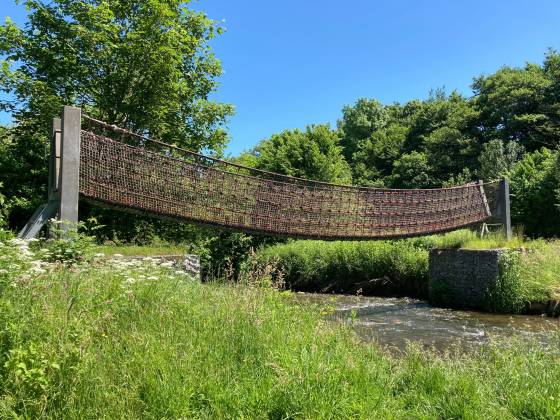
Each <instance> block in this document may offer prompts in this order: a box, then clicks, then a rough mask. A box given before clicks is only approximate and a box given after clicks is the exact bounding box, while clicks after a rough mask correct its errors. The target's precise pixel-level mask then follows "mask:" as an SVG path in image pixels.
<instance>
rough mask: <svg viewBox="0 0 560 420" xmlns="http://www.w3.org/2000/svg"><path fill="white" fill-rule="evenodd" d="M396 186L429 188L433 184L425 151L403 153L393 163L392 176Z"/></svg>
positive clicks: (392, 184)
mask: <svg viewBox="0 0 560 420" xmlns="http://www.w3.org/2000/svg"><path fill="white" fill-rule="evenodd" d="M390 184H391V186H393V187H395V188H429V187H430V186H432V185H433V181H432V178H431V175H430V165H429V163H428V156H427V155H426V153H423V152H410V153H405V154H403V155H402V156H401V157H400V158H399V159H398V160H396V161H395V162H394V164H393V173H392V175H391V178H390Z"/></svg>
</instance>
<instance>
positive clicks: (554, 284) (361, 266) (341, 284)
mask: <svg viewBox="0 0 560 420" xmlns="http://www.w3.org/2000/svg"><path fill="white" fill-rule="evenodd" d="M432 248H468V249H485V248H507V249H510V250H511V257H510V258H508V259H507V262H505V263H504V264H503V269H502V277H501V279H500V282H501V283H500V284H501V288H500V290H498V291H497V292H496V293H497V295H495V296H494V297H493V300H492V302H490V303H489V306H488V308H487V309H488V310H491V311H500V312H520V311H522V310H523V309H524V308H525V307H526V305H527V304H528V303H530V302H547V301H549V300H551V299H558V298H560V274H559V273H560V242H558V241H548V242H546V241H543V240H535V241H530V240H523V239H522V238H521V237H517V236H516V237H514V238H513V239H512V240H510V241H506V240H505V239H504V238H503V237H502V236H501V235H498V234H496V235H490V236H488V237H486V238H484V239H480V238H479V237H478V236H477V234H476V233H475V232H472V231H469V230H462V231H457V232H451V233H448V234H446V235H435V236H428V237H423V238H414V239H408V240H401V241H371V242H369V241H365V242H324V241H292V242H288V243H285V244H278V245H274V246H271V247H267V248H263V249H261V250H259V251H258V252H257V253H256V254H255V255H254V256H253V258H252V260H251V262H250V263H249V264H248V266H249V268H250V269H251V268H252V267H253V266H259V267H262V266H265V265H270V266H275V267H277V268H278V270H279V272H281V273H282V276H283V280H284V281H285V283H286V285H287V286H288V287H289V288H292V289H297V290H304V291H321V292H339V293H363V294H371V295H381V296H383V295H392V296H411V297H420V298H426V297H427V287H428V286H427V285H428V252H429V250H430V249H432ZM519 250H522V251H521V252H519ZM500 294H502V295H503V296H500Z"/></svg>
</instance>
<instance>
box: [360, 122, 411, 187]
mask: <svg viewBox="0 0 560 420" xmlns="http://www.w3.org/2000/svg"><path fill="white" fill-rule="evenodd" d="M407 133H408V129H407V128H406V127H404V126H402V125H400V124H398V123H391V124H390V125H388V126H387V127H386V128H383V129H380V130H377V131H375V132H374V133H373V134H372V135H371V136H370V137H369V138H367V139H365V140H362V141H361V142H360V143H359V145H358V150H357V151H356V152H355V153H354V155H353V157H352V169H353V174H354V176H353V178H354V181H355V183H356V184H357V185H364V186H367V185H371V186H378V187H379V186H383V185H384V184H385V178H386V177H388V176H390V175H391V171H392V169H393V162H394V161H395V160H397V159H398V158H399V156H400V155H401V153H402V148H403V145H404V142H405V140H406V136H407Z"/></svg>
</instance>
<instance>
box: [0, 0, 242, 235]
mask: <svg viewBox="0 0 560 420" xmlns="http://www.w3.org/2000/svg"><path fill="white" fill-rule="evenodd" d="M23 3H24V4H25V6H26V7H27V9H28V21H27V23H26V25H25V27H24V28H18V27H17V26H16V25H15V24H14V23H13V22H11V21H9V20H8V21H6V23H5V24H4V25H2V26H0V56H1V57H2V60H1V62H0V68H1V73H0V90H1V91H3V92H6V93H10V94H11V95H12V97H15V100H7V99H3V100H2V101H0V109H2V110H8V111H12V112H13V117H14V119H15V126H14V128H13V129H11V130H10V133H9V134H7V133H6V132H4V133H0V140H1V143H0V151H2V153H1V154H0V155H1V156H0V182H4V188H5V194H6V196H7V199H8V200H9V201H10V203H11V207H12V208H13V212H14V214H13V216H12V222H14V224H18V225H21V223H22V222H23V221H24V220H25V219H26V218H27V216H28V215H29V213H30V212H32V211H33V210H34V208H35V207H36V206H37V205H38V204H39V203H40V202H41V201H43V200H44V197H45V196H46V193H45V188H44V185H45V184H46V181H45V180H46V178H47V177H46V167H47V164H46V144H47V138H48V136H47V133H48V124H49V123H50V121H51V120H52V118H53V117H54V116H56V115H58V114H59V112H60V106H61V105H62V104H65V105H69V104H71V105H76V106H80V107H83V108H84V111H85V112H86V113H87V114H89V115H91V116H93V117H98V118H100V119H102V120H105V121H107V122H109V123H114V124H117V125H119V126H121V127H124V128H127V129H130V130H132V131H136V132H142V133H143V134H145V135H148V136H153V137H156V138H159V139H163V140H165V141H167V142H169V143H173V144H177V145H180V146H184V147H188V148H190V149H193V150H199V149H201V148H204V149H206V150H210V151H217V152H220V151H221V150H222V149H223V147H224V145H225V142H226V140H227V137H226V134H225V132H224V130H223V129H222V128H221V127H222V126H223V124H224V122H225V120H226V118H227V117H228V116H229V115H231V113H232V112H233V108H232V106H230V105H226V104H220V103H216V102H214V101H212V100H210V99H209V96H210V94H211V93H212V92H213V91H215V90H216V88H217V80H216V79H217V77H218V76H220V74H221V73H222V69H221V65H220V63H219V61H218V60H217V59H216V58H215V57H214V56H213V54H212V52H211V50H210V47H209V42H210V41H211V40H212V39H213V38H214V37H215V35H216V34H218V33H221V31H222V28H221V27H220V26H218V25H217V24H216V23H215V22H214V21H212V20H211V19H209V18H208V17H207V16H206V15H205V14H204V13H201V12H196V11H193V10H191V9H190V8H188V7H187V5H186V4H185V2H183V1H180V0H171V1H170V0H149V1H139V0H119V1H112V2H108V1H99V0H79V1H75V0H56V1H42V0H25V1H23ZM8 177H9V179H8Z"/></svg>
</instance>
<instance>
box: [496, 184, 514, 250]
mask: <svg viewBox="0 0 560 420" xmlns="http://www.w3.org/2000/svg"><path fill="white" fill-rule="evenodd" d="M497 213H498V216H499V218H500V222H501V223H502V226H503V229H504V234H505V237H506V239H507V240H510V239H511V238H512V236H513V233H512V229H511V210H510V202H509V182H508V180H507V179H505V178H504V179H502V180H501V181H500V185H499V186H498V202H497Z"/></svg>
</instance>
